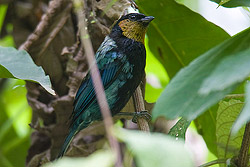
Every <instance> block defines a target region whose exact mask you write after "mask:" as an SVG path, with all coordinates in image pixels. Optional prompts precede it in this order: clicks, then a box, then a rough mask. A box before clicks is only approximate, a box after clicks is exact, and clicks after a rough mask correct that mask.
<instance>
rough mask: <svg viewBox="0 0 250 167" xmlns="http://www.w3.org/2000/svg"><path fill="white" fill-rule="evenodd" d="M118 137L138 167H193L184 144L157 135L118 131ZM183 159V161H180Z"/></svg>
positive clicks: (165, 136)
mask: <svg viewBox="0 0 250 167" xmlns="http://www.w3.org/2000/svg"><path fill="white" fill-rule="evenodd" d="M115 134H116V136H117V137H118V138H119V139H120V140H122V141H123V142H125V143H126V146H127V147H128V149H129V150H130V151H131V153H132V155H133V156H134V157H135V162H136V166H137V167H152V166H157V167H166V166H168V167H183V166H185V167H189V166H190V167H191V166H193V162H192V159H191V156H190V154H189V151H188V150H187V148H186V147H184V142H183V141H181V140H178V141H176V140H175V139H174V138H172V137H170V136H167V135H164V134H157V133H151V134H149V133H145V132H139V131H128V130H123V129H119V130H116V133H115ZM180 159H181V161H180Z"/></svg>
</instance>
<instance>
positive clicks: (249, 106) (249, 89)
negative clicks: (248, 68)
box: [232, 82, 250, 134]
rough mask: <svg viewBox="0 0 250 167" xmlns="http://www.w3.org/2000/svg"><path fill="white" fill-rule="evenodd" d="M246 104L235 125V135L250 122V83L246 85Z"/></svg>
mask: <svg viewBox="0 0 250 167" xmlns="http://www.w3.org/2000/svg"><path fill="white" fill-rule="evenodd" d="M245 90H246V104H245V106H244V108H243V110H242V111H241V113H240V116H239V117H238V119H237V120H236V122H235V123H234V125H233V128H232V132H233V134H235V133H237V132H238V130H239V129H240V128H241V127H242V126H243V125H244V124H246V123H247V122H249V121H250V112H249V111H250V82H248V83H247V84H246V89H245Z"/></svg>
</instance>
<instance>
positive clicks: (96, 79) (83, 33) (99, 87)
mask: <svg viewBox="0 0 250 167" xmlns="http://www.w3.org/2000/svg"><path fill="white" fill-rule="evenodd" d="M73 2H74V7H75V11H76V14H77V16H78V24H79V25H78V27H79V30H80V38H81V42H82V45H83V47H84V49H85V53H86V57H87V61H88V64H89V66H91V68H90V74H91V78H92V79H93V85H94V88H95V93H96V97H97V101H98V104H99V106H100V110H101V113H102V116H103V122H104V126H105V130H106V133H107V138H108V141H109V144H110V147H111V149H112V150H113V151H114V152H115V155H116V160H117V161H116V166H117V167H122V156H121V150H120V146H119V143H118V141H117V140H116V139H115V138H114V136H113V135H112V134H111V129H112V127H113V120H112V116H111V112H110V110H109V105H108V103H107V99H106V95H105V92H104V88H103V84H102V81H101V77H100V73H99V69H98V67H97V65H96V59H95V54H94V50H93V47H92V43H91V41H90V38H89V34H88V31H87V24H86V22H85V14H84V11H83V6H84V4H83V2H82V0H74V1H73Z"/></svg>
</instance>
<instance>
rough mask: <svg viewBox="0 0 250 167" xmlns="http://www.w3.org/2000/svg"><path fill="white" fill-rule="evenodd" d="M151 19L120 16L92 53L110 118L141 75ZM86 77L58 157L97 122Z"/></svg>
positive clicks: (137, 15)
mask: <svg viewBox="0 0 250 167" xmlns="http://www.w3.org/2000/svg"><path fill="white" fill-rule="evenodd" d="M153 19H154V17H152V16H145V15H143V14H140V13H131V14H127V15H125V16H122V17H121V18H120V19H119V20H118V21H117V22H116V24H115V25H114V26H113V28H112V30H111V33H110V34H109V35H108V36H106V38H105V39H104V41H103V43H102V44H101V46H100V47H99V49H98V50H97V52H96V61H97V65H98V68H99V71H100V75H101V79H102V83H103V86H104V89H105V93H106V97H107V102H108V104H109V107H110V110H111V113H112V115H115V114H117V113H119V112H120V111H121V110H122V108H123V107H124V106H125V105H126V103H127V102H128V100H129V99H130V97H131V96H132V94H133V93H134V91H135V89H136V88H137V87H138V85H139V84H140V82H141V81H142V79H143V76H144V68H145V62H146V50H145V47H144V38H145V33H146V29H147V27H148V25H149V23H150V21H152V20H153ZM101 119H102V115H101V112H100V108H99V106H98V103H97V99H96V94H95V90H94V87H93V83H92V79H91V77H90V74H87V76H86V77H85V79H84V80H83V82H82V83H81V86H80V88H79V90H78V92H77V94H76V97H75V101H74V109H73V112H72V119H71V126H70V129H69V134H68V136H67V137H66V139H65V141H64V144H63V146H62V149H61V152H60V153H59V155H58V158H59V157H62V156H63V155H64V154H65V152H66V151H67V149H68V147H69V144H70V142H71V141H72V139H73V137H74V136H75V135H76V134H77V133H78V132H79V131H80V130H82V129H84V128H86V127H88V126H89V125H90V124H91V123H92V122H93V121H96V120H101Z"/></svg>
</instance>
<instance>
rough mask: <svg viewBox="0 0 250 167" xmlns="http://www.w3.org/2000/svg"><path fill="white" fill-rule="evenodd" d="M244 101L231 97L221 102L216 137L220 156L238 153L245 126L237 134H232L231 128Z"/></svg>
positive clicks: (230, 155) (226, 156)
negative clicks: (227, 100)
mask: <svg viewBox="0 0 250 167" xmlns="http://www.w3.org/2000/svg"><path fill="white" fill-rule="evenodd" d="M243 105H244V103H243V102H242V101H240V100H234V99H231V100H229V102H226V101H221V102H220V103H219V108H218V114H217V118H216V138H217V150H218V158H230V157H233V156H234V155H237V154H238V151H239V149H240V146H241V141H242V138H243V133H244V128H242V129H241V130H240V131H239V133H238V134H237V135H234V136H233V135H232V132H231V128H232V125H233V123H234V121H235V120H236V118H237V116H238V115H239V113H240V111H241V109H242V107H243Z"/></svg>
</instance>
